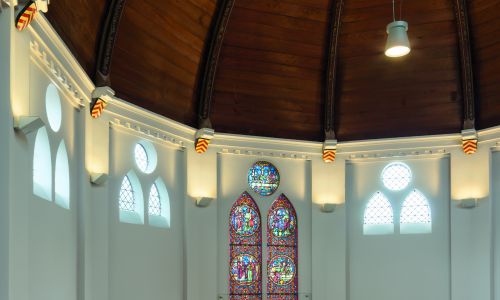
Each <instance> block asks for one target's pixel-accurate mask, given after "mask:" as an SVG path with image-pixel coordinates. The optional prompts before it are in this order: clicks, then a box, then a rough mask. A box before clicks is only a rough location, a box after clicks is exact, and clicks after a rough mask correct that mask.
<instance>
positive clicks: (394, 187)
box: [382, 162, 412, 191]
mask: <svg viewBox="0 0 500 300" xmlns="http://www.w3.org/2000/svg"><path fill="white" fill-rule="evenodd" d="M411 178H412V175H411V170H410V167H408V166H407V165H406V164H404V163H402V162H394V163H390V164H388V165H387V166H386V167H385V168H384V170H383V171H382V182H383V183H384V185H385V187H386V188H388V189H389V190H391V191H400V190H402V189H404V188H406V187H407V186H408V184H409V183H410V181H411Z"/></svg>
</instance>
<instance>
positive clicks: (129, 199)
mask: <svg viewBox="0 0 500 300" xmlns="http://www.w3.org/2000/svg"><path fill="white" fill-rule="evenodd" d="M119 206H120V210H123V211H131V212H133V211H135V196H134V188H133V187H132V183H131V182H130V179H129V178H128V176H125V177H124V178H123V181H122V185H121V187H120V201H119Z"/></svg>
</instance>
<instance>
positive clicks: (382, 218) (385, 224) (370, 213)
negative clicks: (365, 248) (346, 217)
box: [363, 192, 394, 235]
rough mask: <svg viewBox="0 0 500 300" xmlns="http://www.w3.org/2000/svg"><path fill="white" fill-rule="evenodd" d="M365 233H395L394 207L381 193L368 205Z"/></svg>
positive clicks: (373, 197)
mask: <svg viewBox="0 0 500 300" xmlns="http://www.w3.org/2000/svg"><path fill="white" fill-rule="evenodd" d="M363 233H364V234H366V235H372V234H391V233H394V213H393V210H392V205H391V203H390V202H389V200H388V199H387V197H385V195H384V194H382V193H381V192H376V193H375V194H374V195H373V196H372V198H371V199H370V200H369V201H368V204H367V205H366V208H365V214H364V224H363Z"/></svg>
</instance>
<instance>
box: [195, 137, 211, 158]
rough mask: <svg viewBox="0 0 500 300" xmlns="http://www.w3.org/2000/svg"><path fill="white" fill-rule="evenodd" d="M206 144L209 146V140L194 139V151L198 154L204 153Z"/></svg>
mask: <svg viewBox="0 0 500 300" xmlns="http://www.w3.org/2000/svg"><path fill="white" fill-rule="evenodd" d="M208 144H210V140H209V139H204V138H198V139H196V142H195V145H194V149H195V150H196V152H197V153H199V154H202V153H205V152H206V151H207V149H208Z"/></svg>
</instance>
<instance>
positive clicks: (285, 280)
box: [268, 255, 296, 285]
mask: <svg viewBox="0 0 500 300" xmlns="http://www.w3.org/2000/svg"><path fill="white" fill-rule="evenodd" d="M295 270H296V268H295V264H294V262H293V260H292V259H291V258H290V257H288V256H285V255H279V256H276V257H274V258H273V259H272V260H271V262H270V263H269V266H268V277H269V278H270V279H271V280H272V281H273V282H274V283H275V284H277V285H287V284H289V283H290V282H291V281H292V280H293V279H294V277H295Z"/></svg>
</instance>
